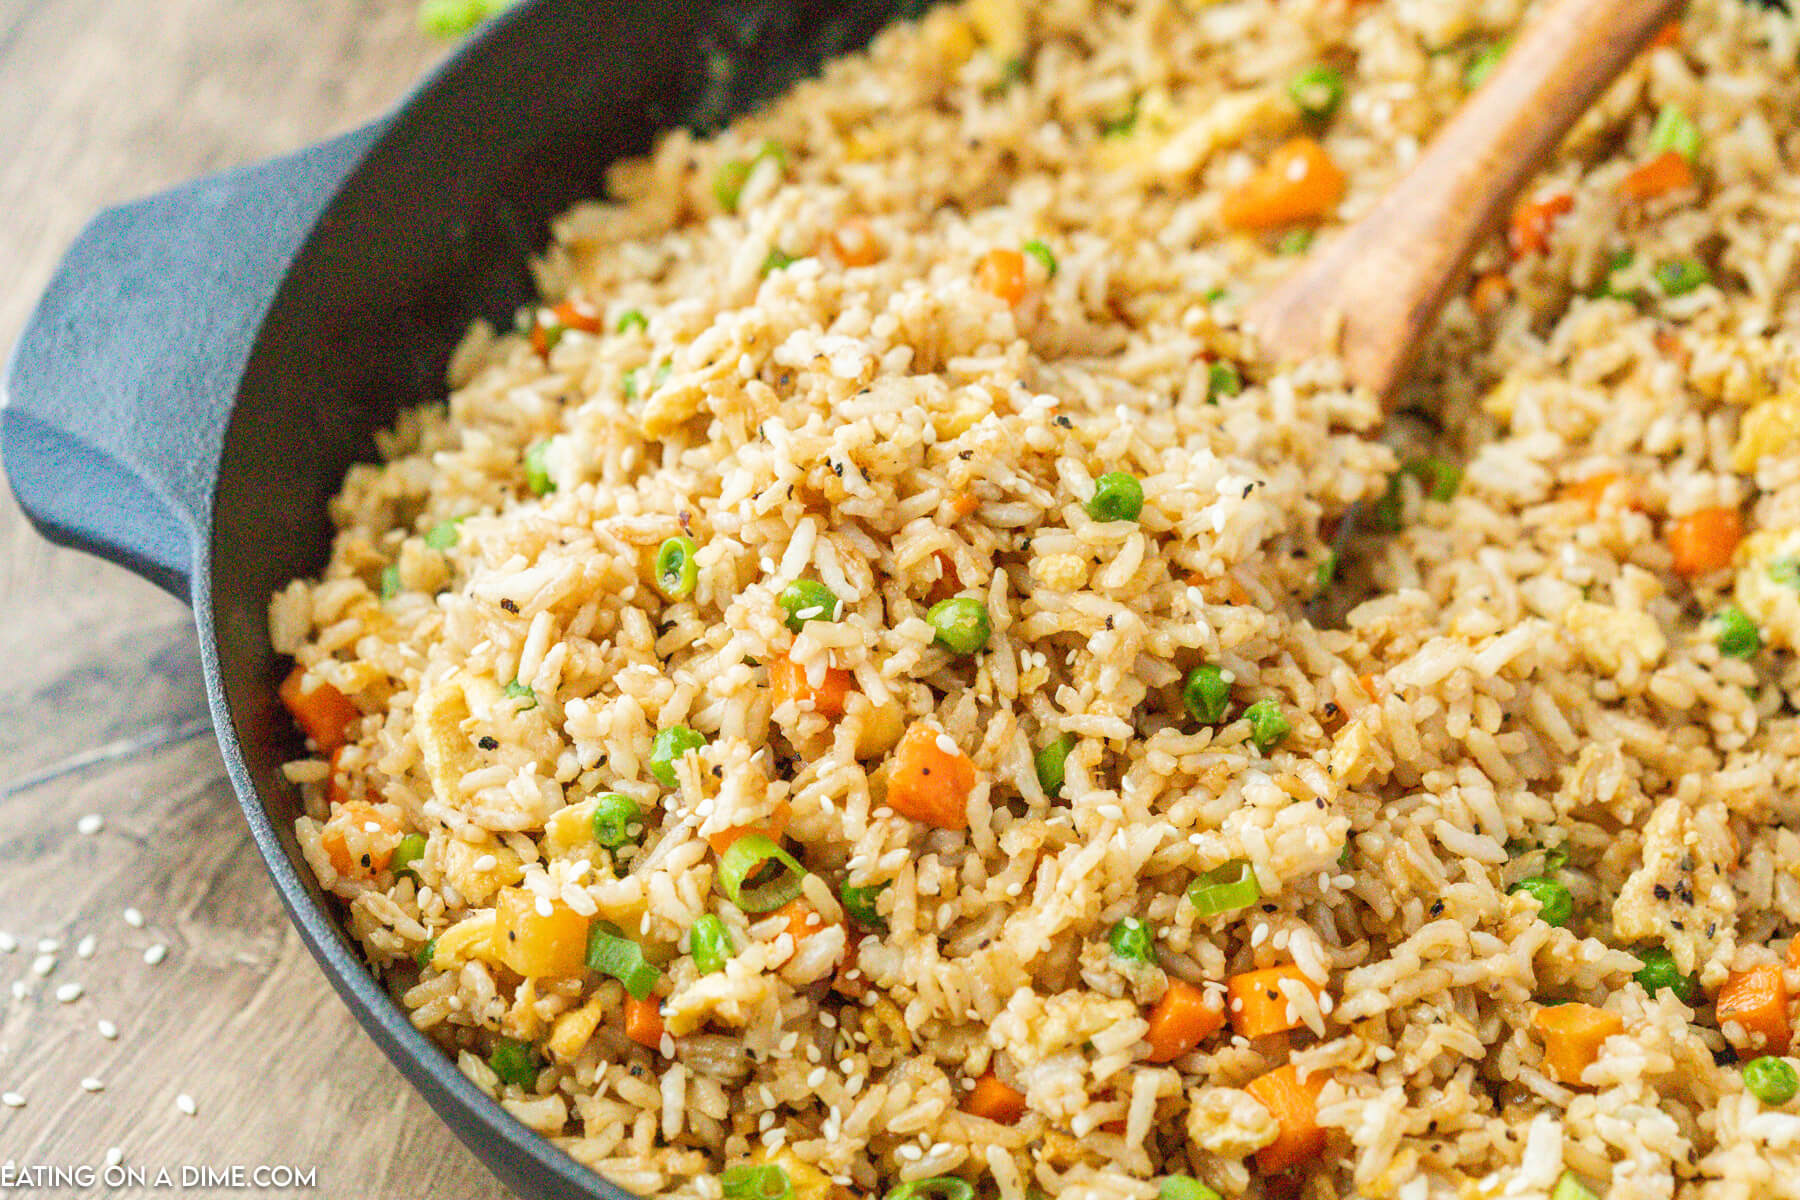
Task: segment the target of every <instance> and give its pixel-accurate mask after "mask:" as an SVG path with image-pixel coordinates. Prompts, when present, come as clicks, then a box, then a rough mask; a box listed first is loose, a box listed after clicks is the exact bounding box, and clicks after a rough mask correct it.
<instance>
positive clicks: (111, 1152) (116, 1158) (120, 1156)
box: [106, 1146, 125, 1167]
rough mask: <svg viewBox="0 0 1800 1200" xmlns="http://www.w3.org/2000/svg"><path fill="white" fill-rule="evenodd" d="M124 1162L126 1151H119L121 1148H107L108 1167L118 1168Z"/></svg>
mask: <svg viewBox="0 0 1800 1200" xmlns="http://www.w3.org/2000/svg"><path fill="white" fill-rule="evenodd" d="M124 1161H125V1151H123V1150H121V1149H119V1147H117V1146H110V1147H108V1148H107V1151H106V1165H107V1166H109V1167H116V1166H118V1165H119V1164H120V1163H122V1162H124Z"/></svg>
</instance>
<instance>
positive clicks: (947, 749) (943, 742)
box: [937, 733, 962, 754]
mask: <svg viewBox="0 0 1800 1200" xmlns="http://www.w3.org/2000/svg"><path fill="white" fill-rule="evenodd" d="M937 748H938V749H939V750H942V751H943V752H944V753H945V754H961V753H962V751H961V750H958V749H957V748H956V743H955V742H953V741H951V740H950V735H949V734H947V733H940V734H938V735H937Z"/></svg>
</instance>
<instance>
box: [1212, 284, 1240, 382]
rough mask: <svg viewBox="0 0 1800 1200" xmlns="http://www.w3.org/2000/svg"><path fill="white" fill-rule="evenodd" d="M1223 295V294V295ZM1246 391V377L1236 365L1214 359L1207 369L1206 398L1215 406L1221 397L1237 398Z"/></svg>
mask: <svg viewBox="0 0 1800 1200" xmlns="http://www.w3.org/2000/svg"><path fill="white" fill-rule="evenodd" d="M1221 294H1222V293H1221ZM1243 390H1244V376H1243V373H1242V372H1241V371H1239V370H1238V369H1237V364H1236V363H1231V362H1226V361H1225V360H1224V359H1214V360H1213V361H1212V363H1210V364H1209V365H1208V366H1207V368H1206V398H1207V400H1208V401H1210V402H1211V403H1213V404H1217V403H1218V402H1219V397H1220V396H1236V395H1238V394H1240V393H1241V392H1243Z"/></svg>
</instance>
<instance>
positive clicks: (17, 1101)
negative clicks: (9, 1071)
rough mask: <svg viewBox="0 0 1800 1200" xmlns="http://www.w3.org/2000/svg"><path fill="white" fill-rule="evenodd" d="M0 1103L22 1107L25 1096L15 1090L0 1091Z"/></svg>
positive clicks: (9, 1106) (12, 1106)
mask: <svg viewBox="0 0 1800 1200" xmlns="http://www.w3.org/2000/svg"><path fill="white" fill-rule="evenodd" d="M0 1104H4V1105H6V1107H8V1108H24V1107H25V1097H23V1096H21V1095H19V1093H17V1092H4V1093H0Z"/></svg>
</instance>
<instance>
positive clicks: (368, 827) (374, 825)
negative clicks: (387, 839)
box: [363, 821, 381, 833]
mask: <svg viewBox="0 0 1800 1200" xmlns="http://www.w3.org/2000/svg"><path fill="white" fill-rule="evenodd" d="M363 832H364V833H380V832H381V822H380V821H364V822H363Z"/></svg>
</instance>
